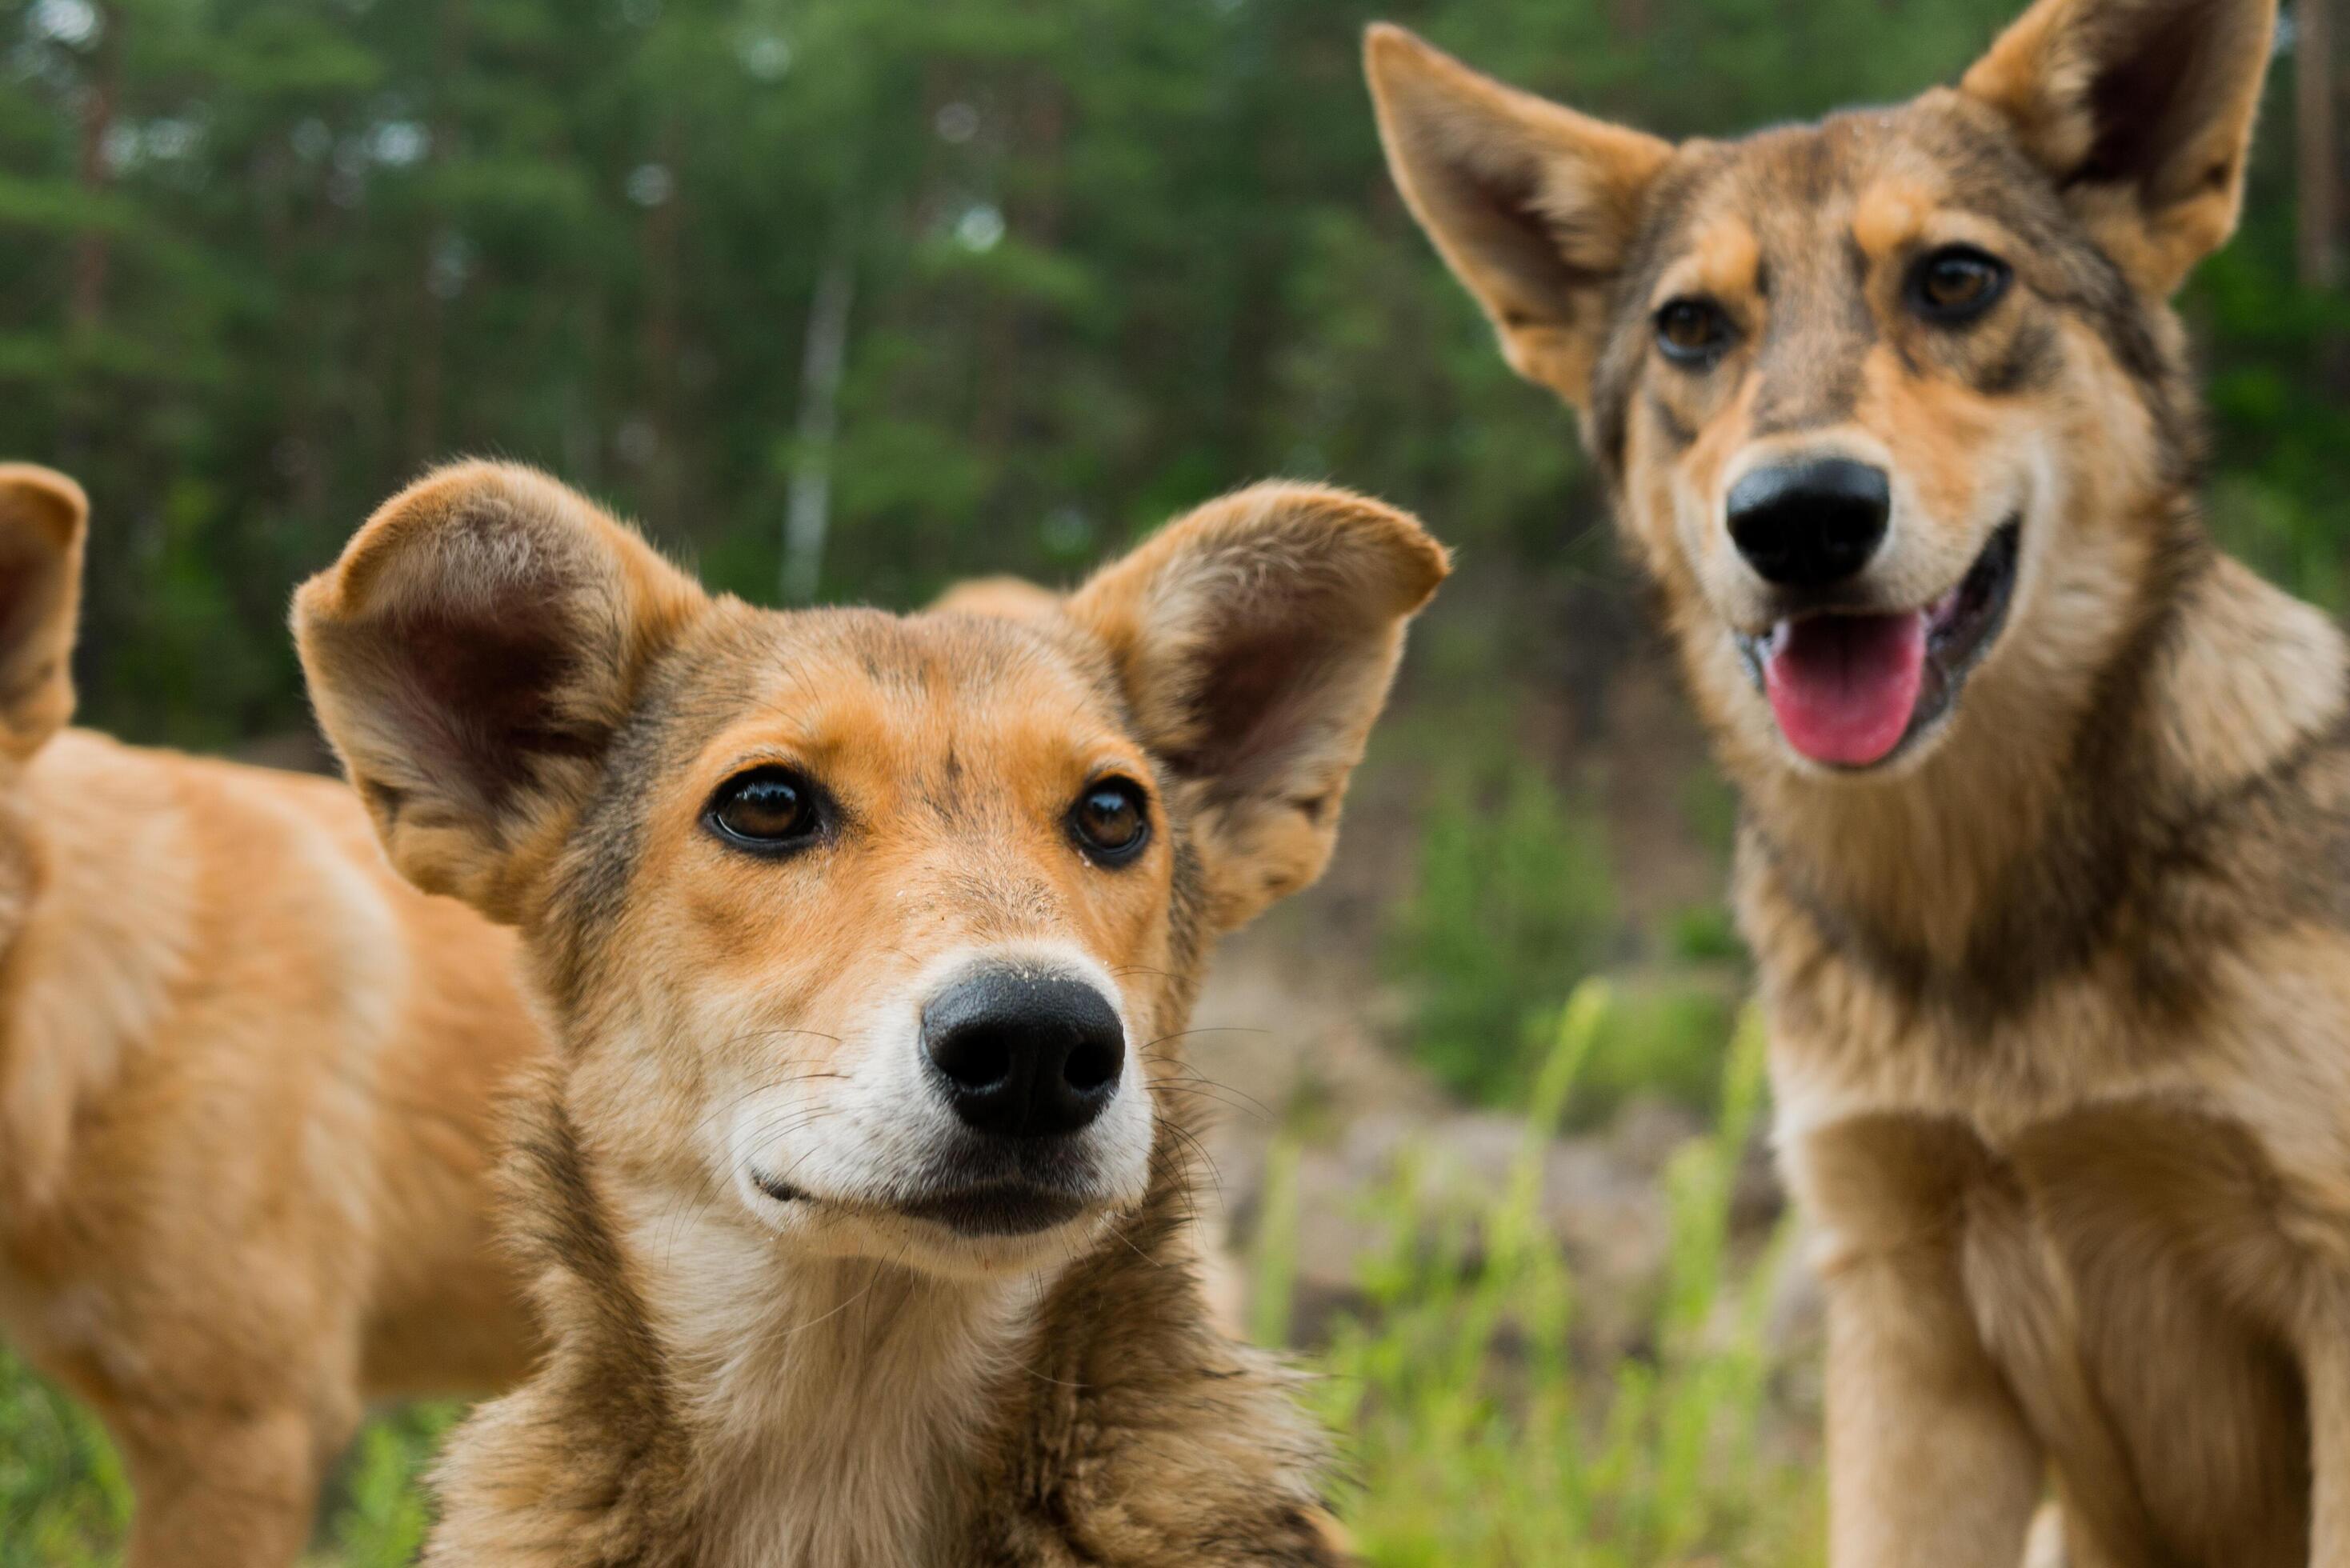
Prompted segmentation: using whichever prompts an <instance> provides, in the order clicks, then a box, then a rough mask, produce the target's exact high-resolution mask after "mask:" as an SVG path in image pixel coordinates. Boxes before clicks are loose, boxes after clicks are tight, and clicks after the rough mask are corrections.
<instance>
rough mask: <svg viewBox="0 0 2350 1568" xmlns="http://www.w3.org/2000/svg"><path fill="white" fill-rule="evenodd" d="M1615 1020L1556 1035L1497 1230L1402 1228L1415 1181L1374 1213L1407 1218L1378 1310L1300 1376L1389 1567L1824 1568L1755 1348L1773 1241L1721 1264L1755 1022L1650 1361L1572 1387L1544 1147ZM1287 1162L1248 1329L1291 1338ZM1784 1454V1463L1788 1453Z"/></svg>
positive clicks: (1685, 1233)
mask: <svg viewBox="0 0 2350 1568" xmlns="http://www.w3.org/2000/svg"><path fill="white" fill-rule="evenodd" d="M1611 1011H1612V1006H1611V1003H1610V1002H1609V999H1608V995H1607V991H1606V989H1605V987H1604V985H1602V984H1601V983H1600V982H1596V981H1590V982H1586V984H1585V985H1584V986H1583V987H1582V988H1581V989H1580V990H1578V991H1577V992H1576V993H1575V999H1574V1000H1573V1002H1571V1003H1570V1004H1569V1005H1568V1006H1567V1007H1566V1009H1565V1012H1564V1013H1563V1014H1562V1015H1561V1017H1560V1020H1559V1023H1558V1024H1557V1027H1556V1032H1555V1038H1554V1041H1553V1044H1552V1045H1551V1049H1550V1051H1549V1053H1548V1055H1547V1057H1546V1059H1545V1060H1544V1063H1543V1065H1542V1068H1541V1073H1540V1076H1539V1078H1538V1079H1537V1081H1536V1084H1535V1086H1534V1095H1533V1098H1532V1105H1531V1108H1530V1109H1529V1110H1528V1111H1527V1114H1526V1123H1525V1141H1524V1145H1523V1152H1522V1154H1521V1156H1520V1158H1519V1159H1518V1160H1517V1162H1516V1166H1515V1168H1514V1170H1513V1175H1512V1178H1511V1180H1510V1182H1509V1185H1508V1189H1507V1190H1506V1191H1505V1192H1504V1193H1503V1195H1502V1196H1501V1197H1500V1198H1499V1199H1498V1200H1496V1201H1495V1202H1494V1203H1493V1204H1492V1207H1491V1208H1490V1210H1488V1211H1486V1212H1484V1213H1482V1214H1477V1215H1473V1216H1469V1217H1467V1218H1466V1220H1464V1219H1463V1218H1462V1217H1460V1216H1452V1217H1450V1218H1448V1219H1446V1220H1440V1221H1439V1222H1438V1224H1437V1225H1436V1228H1435V1230H1434V1233H1433V1240H1431V1238H1430V1229H1429V1226H1428V1224H1427V1223H1426V1217H1423V1216H1418V1215H1411V1214H1410V1213H1409V1195H1410V1194H1411V1193H1412V1192H1414V1191H1416V1190H1418V1189H1419V1184H1418V1183H1417V1182H1416V1181H1415V1180H1414V1179H1413V1177H1412V1173H1411V1172H1410V1171H1409V1170H1408V1169H1407V1170H1406V1171H1404V1172H1402V1173H1401V1174H1400V1175H1399V1177H1398V1179H1397V1180H1396V1182H1395V1184H1394V1186H1393V1188H1392V1189H1391V1190H1389V1191H1388V1192H1385V1193H1378V1194H1373V1195H1370V1197H1369V1199H1368V1204H1369V1209H1370V1211H1371V1212H1373V1213H1384V1214H1388V1215H1394V1214H1398V1213H1403V1214H1405V1215H1406V1216H1407V1218H1405V1219H1403V1220H1399V1221H1396V1222H1394V1223H1392V1224H1390V1226H1389V1227H1388V1231H1389V1235H1390V1238H1391V1244H1390V1245H1389V1246H1388V1248H1387V1249H1386V1250H1385V1251H1382V1252H1379V1253H1377V1254H1375V1255H1373V1256H1371V1257H1369V1258H1367V1259H1366V1260H1365V1261H1364V1263H1363V1268H1362V1276H1361V1284H1362V1286H1363V1293H1364V1295H1365V1297H1366V1298H1367V1302H1368V1305H1367V1308H1366V1309H1365V1310H1364V1311H1363V1312H1362V1313H1360V1314H1357V1315H1356V1316H1354V1317H1352V1318H1349V1319H1347V1320H1346V1321H1343V1322H1342V1323H1341V1324H1339V1326H1338V1328H1337V1330H1336V1334H1334V1335H1333V1337H1332V1340H1331V1343H1330V1344H1329V1345H1328V1346H1327V1347H1326V1349H1325V1350H1323V1351H1322V1352H1320V1353H1319V1354H1318V1355H1315V1356H1313V1357H1310V1358H1309V1359H1310V1360H1311V1362H1312V1363H1313V1364H1314V1365H1315V1366H1317V1367H1318V1370H1319V1371H1320V1372H1321V1374H1322V1376H1321V1378H1320V1379H1319V1381H1318V1383H1317V1384H1316V1385H1315V1388H1316V1397H1317V1399H1318V1402H1319V1404H1320V1407H1321V1409H1322V1413H1323V1415H1324V1416H1325V1417H1326V1418H1327V1419H1328V1421H1329V1422H1330V1424H1331V1425H1332V1426H1333V1427H1334V1428H1336V1429H1338V1430H1339V1431H1341V1432H1345V1433H1349V1434H1351V1435H1352V1437H1351V1443H1350V1449H1351V1464H1352V1470H1353V1473H1354V1477H1355V1480H1354V1483H1353V1484H1352V1485H1351V1486H1350V1487H1349V1488H1348V1489H1347V1496H1346V1499H1345V1504H1344V1508H1343V1512H1344V1514H1345V1517H1346V1519H1347V1523H1348V1526H1349V1528H1350V1529H1351V1530H1352V1531H1353V1532H1354V1534H1355V1538H1356V1545H1357V1549H1358V1550H1360V1551H1361V1552H1363V1554H1364V1555H1365V1557H1366V1558H1367V1560H1368V1561H1369V1562H1370V1563H1374V1564H1378V1565H1380V1568H1423V1565H1425V1568H1436V1565H1438V1564H1443V1565H1446V1568H1485V1565H1490V1568H1517V1565H1521V1564H1524V1565H1533V1564H1544V1565H1548V1564H1557V1565H1560V1568H1633V1565H1635V1564H1638V1565H1639V1568H1655V1565H1659V1564H1673V1563H1690V1564H1696V1563H1706V1564H1722V1565H1728V1564H1754V1565H1756V1568H1761V1565H1763V1564H1769V1565H1770V1568H1804V1565H1806V1564H1813V1563H1819V1562H1821V1561H1823V1557H1824V1552H1823V1546H1822V1543H1821V1539H1820V1530H1821V1522H1820V1521H1821V1508H1820V1501H1819V1493H1818V1488H1817V1482H1816V1479H1815V1475H1814V1470H1813V1469H1812V1467H1811V1466H1810V1465H1809V1464H1808V1463H1807V1462H1805V1461H1804V1459H1803V1458H1801V1457H1800V1445H1791V1444H1787V1443H1784V1442H1782V1441H1776V1440H1773V1439H1774V1438H1775V1437H1779V1436H1783V1433H1776V1432H1774V1430H1773V1428H1774V1427H1783V1426H1784V1425H1785V1422H1784V1417H1783V1416H1782V1415H1780V1414H1778V1413H1776V1412H1775V1410H1774V1406H1773V1399H1772V1397H1771V1395H1772V1386H1771V1385H1772V1374H1773V1367H1772V1366H1771V1365H1770V1364H1769V1360H1768V1357H1767V1355H1766V1353H1765V1348H1764V1337H1763V1326H1764V1314H1765V1310H1766V1306H1767V1292H1768V1288H1769V1283H1770V1282H1771V1280H1772V1279H1773V1276H1774V1274H1775V1272H1776V1264H1777V1263H1778V1262H1779V1257H1780V1253H1781V1251H1782V1250H1783V1248H1784V1246H1785V1245H1786V1244H1787V1232H1786V1231H1784V1230H1783V1231H1782V1232H1781V1233H1780V1235H1779V1236H1778V1237H1777V1238H1776V1239H1775V1240H1774V1241H1773V1243H1772V1244H1771V1246H1770V1247H1769V1248H1768V1249H1767V1250H1766V1251H1764V1253H1763V1256H1762V1257H1760V1258H1758V1259H1753V1260H1751V1261H1749V1262H1747V1264H1746V1265H1745V1266H1744V1267H1743V1268H1740V1267H1738V1266H1735V1265H1734V1264H1733V1262H1732V1253H1731V1236H1730V1231H1729V1216H1730V1203H1731V1188H1732V1185H1733V1182H1734V1179H1735V1176H1736V1171H1737V1167H1738V1162H1739V1158H1740V1155H1741V1152H1742V1150H1743V1149H1744V1147H1745V1146H1746V1141H1747V1138H1748V1136H1749V1134H1750V1133H1751V1132H1752V1129H1753V1127H1754V1125H1755V1118H1756V1117H1757V1116H1759V1115H1760V1112H1761V1102H1762V1095H1763V1044H1762V1033H1761V1030H1760V1028H1759V1026H1758V1025H1757V1024H1756V1023H1754V1022H1753V1021H1752V1018H1750V1019H1749V1020H1748V1021H1747V1022H1746V1023H1744V1024H1743V1025H1742V1026H1741V1027H1740V1028H1739V1030H1738V1032H1737V1034H1736V1037H1735V1042H1734V1044H1733V1045H1732V1047H1731V1051H1730V1053H1729V1056H1728V1061H1727V1066H1726V1070H1725V1074H1724V1080H1723V1083H1722V1085H1721V1115H1720V1119H1719V1123H1718V1125H1717V1126H1716V1127H1715V1128H1714V1130H1713V1131H1712V1133H1711V1135H1710V1136H1709V1137H1704V1138H1702V1139H1700V1140H1698V1141H1696V1142H1694V1143H1692V1144H1691V1145H1690V1146H1689V1147H1686V1148H1684V1149H1683V1150H1682V1151H1681V1152H1680V1153H1679V1156H1678V1157H1676V1158H1675V1159H1674V1161H1673V1163H1672V1165H1671V1167H1670V1168H1669V1172H1668V1176H1667V1188H1668V1196H1669V1202H1670V1212H1671V1218H1672V1244H1671V1249H1670V1264H1669V1269H1668V1272H1667V1278H1666V1281H1665V1285H1664V1288H1663V1291H1662V1292H1661V1294H1660V1296H1659V1300H1658V1303H1657V1305H1656V1309H1655V1315H1654V1321H1653V1324H1652V1325H1651V1327H1652V1331H1653V1332H1652V1344H1653V1347H1654V1348H1653V1353H1652V1354H1651V1355H1648V1356H1647V1357H1644V1358H1638V1359H1631V1360H1627V1361H1625V1362H1623V1363H1622V1364H1620V1365H1617V1366H1610V1367H1596V1368H1594V1367H1586V1366H1578V1365H1577V1363H1576V1360H1575V1354H1574V1351H1573V1335H1572V1330H1573V1327H1574V1324H1575V1279H1574V1275H1573V1272H1572V1271H1571V1270H1570V1269H1569V1267H1568V1266H1567V1263H1566V1261H1565V1258H1564V1257H1563V1256H1562V1255H1561V1253H1560V1251H1559V1249H1558V1247H1557V1244H1556V1243H1555V1241H1554V1240H1553V1239H1552V1237H1551V1235H1550V1233H1549V1232H1548V1231H1547V1230H1546V1228H1545V1227H1544V1225H1543V1223H1542V1221H1541V1220H1540V1217H1539V1200H1540V1197H1541V1192H1540V1180H1541V1174H1540V1173H1541V1155H1542V1149H1543V1146H1544V1143H1545V1142H1546V1140H1547V1139H1548V1138H1549V1137H1551V1136H1552V1135H1553V1133H1554V1131H1555V1128H1556V1127H1558V1126H1559V1124H1560V1122H1561V1120H1562V1118H1563V1117H1564V1116H1565V1114H1566V1111H1567V1108H1568V1106H1569V1103H1570V1100H1571V1097H1572V1095H1573V1092H1574V1090H1575V1087H1576V1085H1577V1084H1578V1082H1579V1080H1580V1078H1581V1076H1582V1075H1583V1073H1584V1072H1585V1070H1586V1067H1587V1065H1588V1064H1589V1063H1590V1062H1591V1061H1592V1059H1593V1056H1594V1053H1595V1051H1596V1049H1597V1048H1598V1047H1599V1045H1600V1044H1601V1043H1602V1041H1603V1040H1604V1039H1605V1038H1606V1037H1607V1023H1608V1017H1609V1014H1610V1012H1611ZM1294 1169H1295V1166H1294V1164H1293V1163H1291V1162H1289V1161H1287V1160H1285V1159H1284V1158H1275V1159H1274V1160H1273V1161H1272V1162H1271V1164H1270V1167H1269V1176H1268V1182H1269V1184H1270V1185H1269V1190H1268V1192H1267V1194H1266V1197H1265V1200H1264V1212H1265V1215H1266V1219H1265V1221H1264V1224H1263V1228H1262V1232H1261V1236H1260V1241H1259V1244H1258V1258H1257V1263H1258V1268H1257V1279H1256V1302H1255V1322H1256V1324H1257V1325H1258V1327H1259V1329H1260V1331H1262V1330H1263V1329H1265V1328H1269V1327H1274V1326H1276V1325H1279V1324H1284V1323H1285V1322H1286V1321H1287V1320H1288V1303H1287V1301H1286V1299H1285V1294H1284V1293H1285V1291H1286V1288H1287V1284H1286V1282H1287V1280H1288V1278H1289V1271H1288V1264H1287V1253H1288V1242H1289V1240H1290V1238H1291V1236H1292V1235H1294V1231H1289V1232H1284V1231H1283V1230H1282V1229H1281V1227H1282V1226H1283V1225H1284V1224H1287V1225H1292V1226H1294V1223H1295V1199H1294V1197H1293V1196H1291V1195H1289V1194H1287V1193H1285V1192H1284V1191H1283V1189H1282V1186H1283V1183H1284V1182H1286V1181H1288V1180H1290V1179H1292V1176H1291V1173H1292V1172H1294ZM1791 1448H1793V1449H1796V1450H1797V1451H1796V1453H1795V1454H1791V1453H1790V1452H1789V1450H1790V1449H1791Z"/></svg>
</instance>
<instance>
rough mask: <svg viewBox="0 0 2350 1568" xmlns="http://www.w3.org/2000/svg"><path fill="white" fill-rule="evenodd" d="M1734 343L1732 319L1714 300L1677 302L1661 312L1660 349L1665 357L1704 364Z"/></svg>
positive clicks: (1669, 304)
mask: <svg viewBox="0 0 2350 1568" xmlns="http://www.w3.org/2000/svg"><path fill="white" fill-rule="evenodd" d="M1729 344H1730V317H1727V316H1725V315H1723V314H1722V311H1721V306H1718V305H1716V304H1714V303H1713V302H1712V301H1711V300H1710V299H1675V300H1669V301H1667V302H1666V304H1665V305H1664V306H1663V307H1662V308H1660V309H1659V311H1658V312H1657V347H1658V348H1661V349H1663V350H1664V352H1665V358H1668V359H1672V360H1675V361H1678V362H1679V363H1680V364H1684V365H1702V364H1705V363H1706V362H1708V361H1709V360H1711V359H1712V358H1714V357H1715V356H1716V355H1718V354H1720V353H1721V350H1722V349H1724V348H1727V347H1729Z"/></svg>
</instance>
